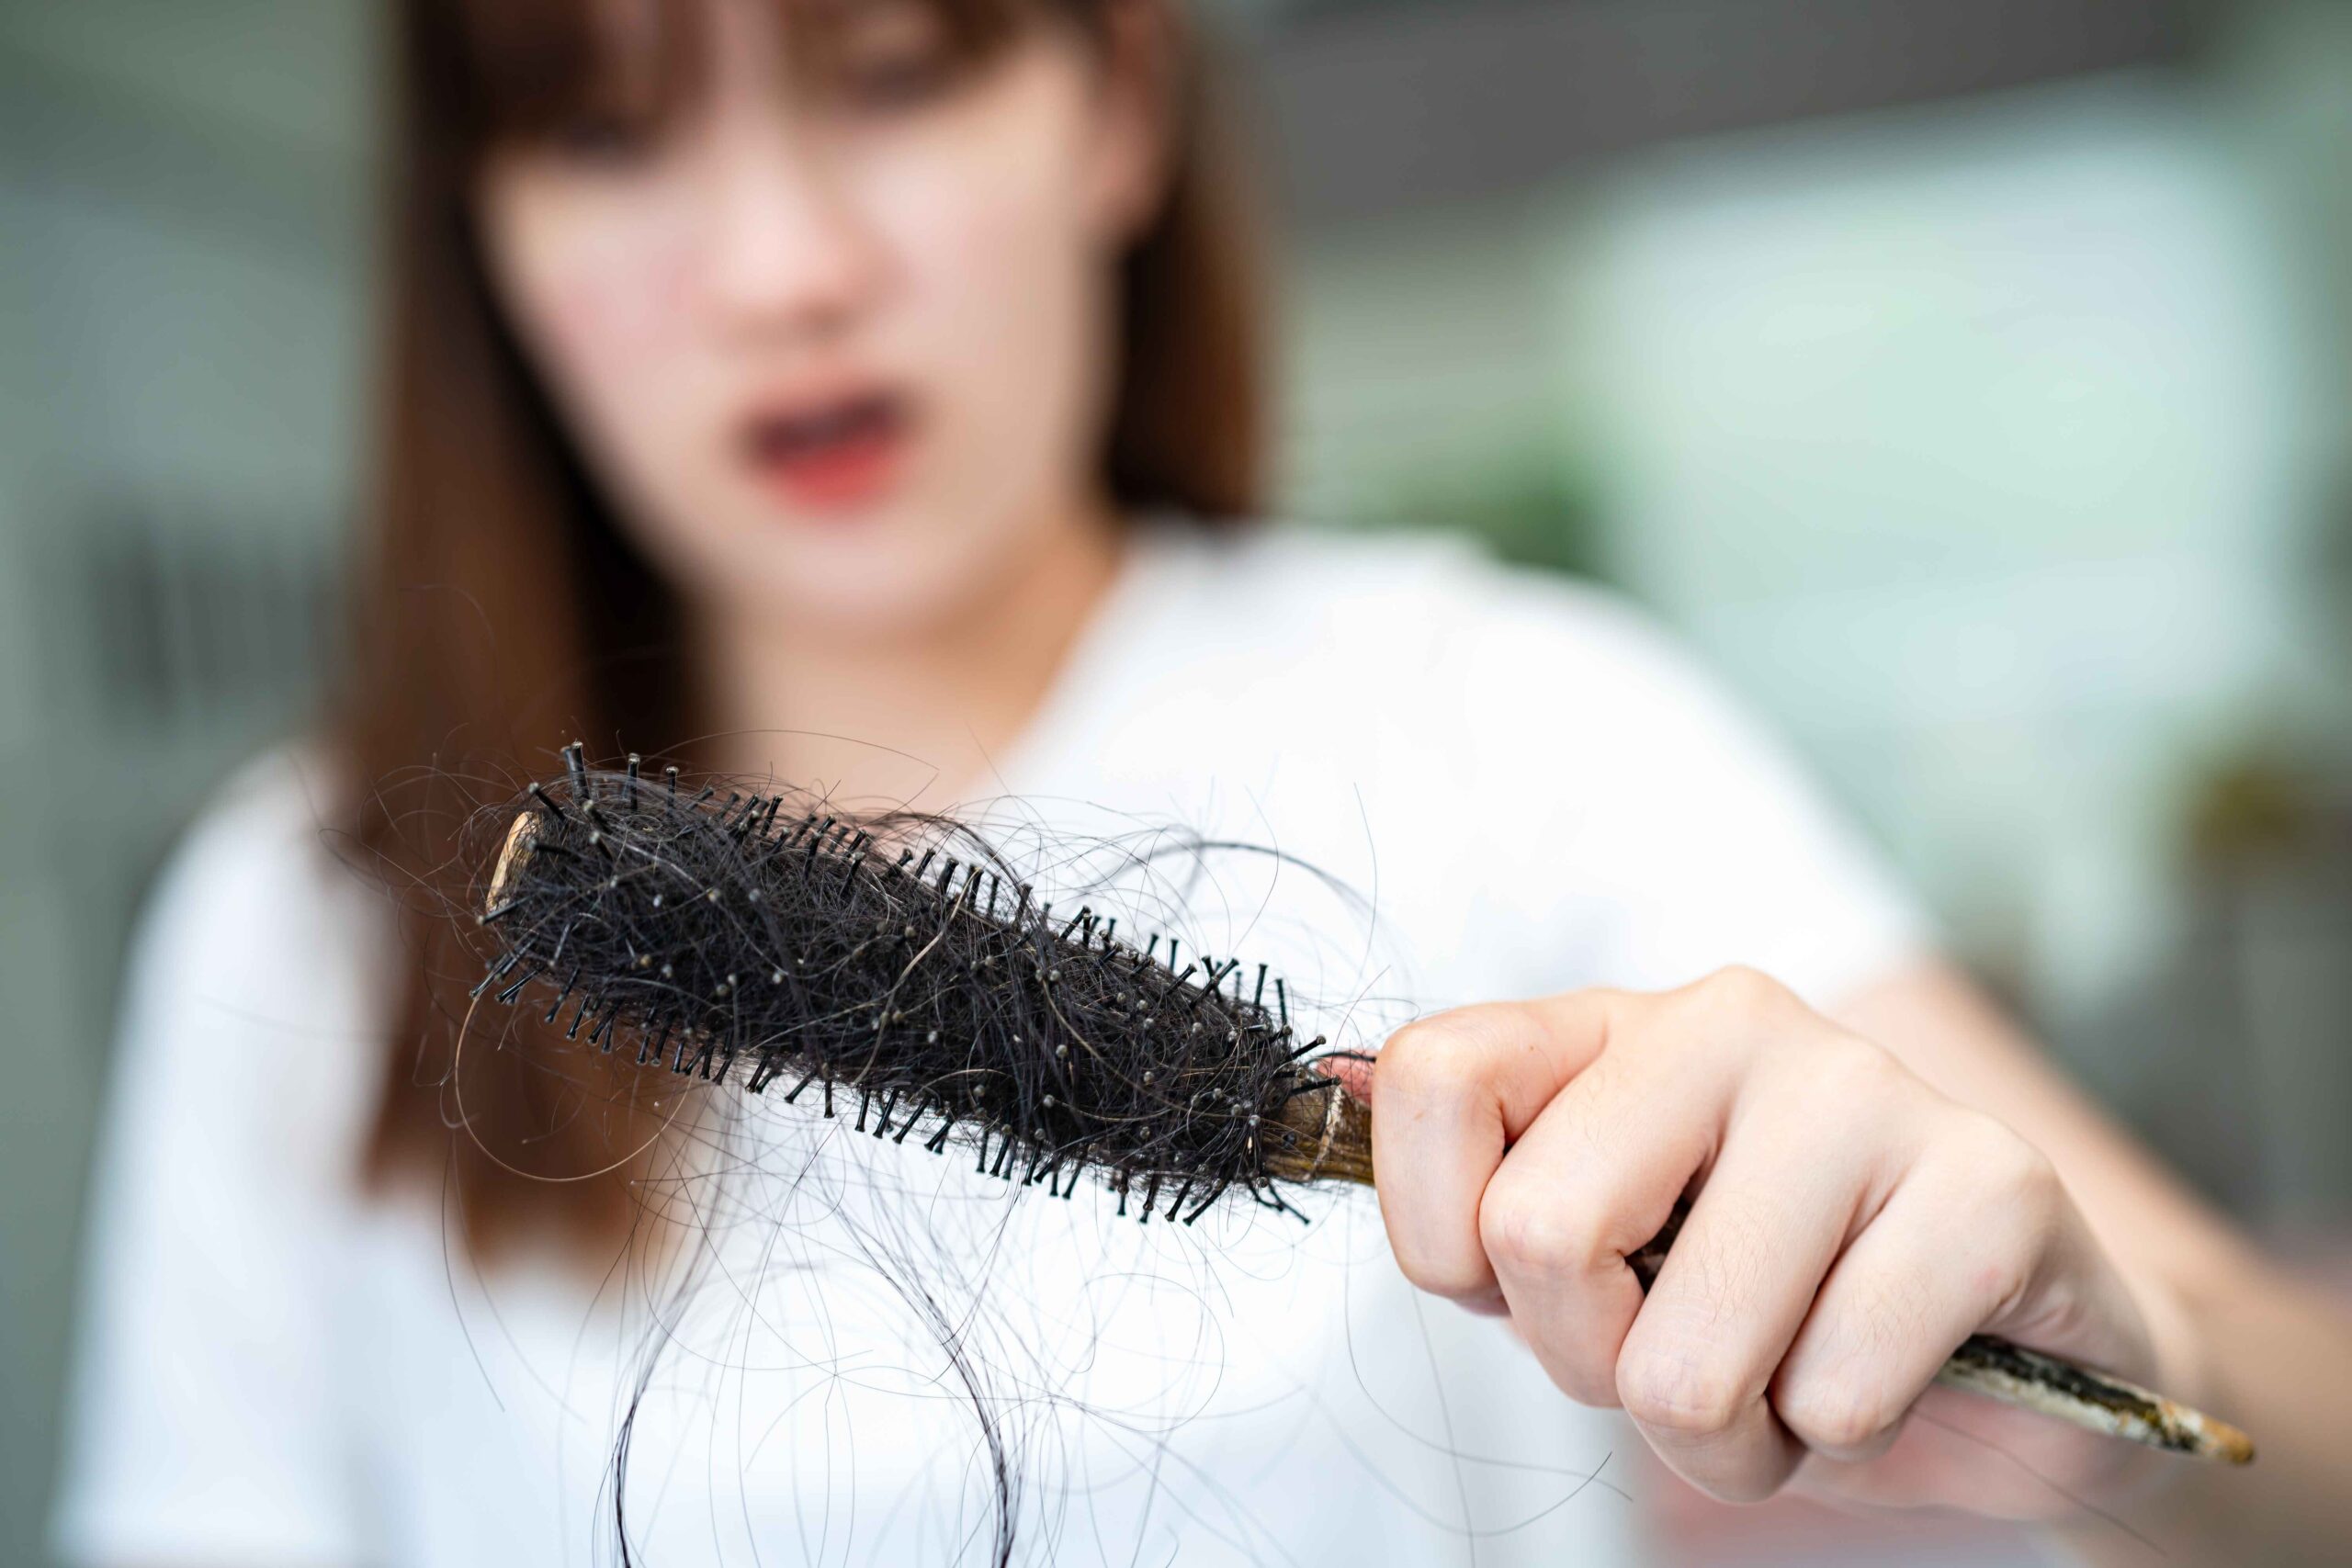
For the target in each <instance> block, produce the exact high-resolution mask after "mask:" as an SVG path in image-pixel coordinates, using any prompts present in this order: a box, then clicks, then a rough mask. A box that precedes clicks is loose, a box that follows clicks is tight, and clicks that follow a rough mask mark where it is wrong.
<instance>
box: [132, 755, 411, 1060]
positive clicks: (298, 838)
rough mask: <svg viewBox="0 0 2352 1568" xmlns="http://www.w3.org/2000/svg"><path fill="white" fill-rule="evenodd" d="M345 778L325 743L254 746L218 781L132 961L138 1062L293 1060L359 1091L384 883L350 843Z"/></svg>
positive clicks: (385, 943) (152, 904)
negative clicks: (340, 815) (343, 818)
mask: <svg viewBox="0 0 2352 1568" xmlns="http://www.w3.org/2000/svg"><path fill="white" fill-rule="evenodd" d="M338 786H339V780H338V778H337V776H336V773H335V770H334V766H333V765H332V763H331V762H330V761H327V760H326V758H325V757H324V755H323V754H322V752H321V751H319V750H317V749H315V748H313V747H310V746H288V747H285V748H282V749H280V750H273V751H270V752H268V753H266V754H265V755H263V756H260V757H257V758H255V759H254V760H253V761H250V762H248V763H247V764H245V765H244V766H243V768H241V769H240V770H239V771H238V772H237V773H235V774H233V775H232V777H231V778H230V779H229V780H228V781H227V783H225V784H223V785H222V786H221V787H220V788H219V789H218V790H217V791H215V792H214V794H213V795H212V797H211V799H210V801H209V803H208V804H207V805H206V806H205V807H204V808H203V809H202V810H201V811H200V812H199V813H198V816H197V818H196V819H195V821H194V822H193V823H192V824H191V825H190V826H189V828H188V829H187V832H186V833H185V834H184V835H183V836H182V837H181V839H180V841H179V843H178V844H177V846H176V847H175V849H174V850H173V852H172V853H171V855H170V857H169V859H168V860H167V861H166V862H165V863H164V868H163V870H162V872H161V873H160V874H159V875H158V876H157V878H156V880H155V882H154V885H153V887H152V889H151V890H150V892H149V895H148V898H147V902H146V906H145V908H144V910H143V911H142V913H141V919H140V922H139V925H138V928H137V931H136V932H135V934H134V937H133V940H132V942H131V945H130V953H129V956H128V960H127V964H126V969H125V976H124V980H125V984H124V989H123V1006H122V1010H121V1017H120V1019H119V1055H120V1057H121V1062H122V1065H123V1066H124V1067H125V1069H126V1070H132V1071H149V1072H159V1073H164V1074H167V1075H170V1076H172V1077H184V1076H187V1075H190V1074H193V1075H195V1076H198V1077H201V1076H204V1075H205V1074H206V1073H207V1072H208V1071H209V1072H228V1073H230V1074H231V1075H232V1076H233V1074H234V1071H235V1070H237V1069H243V1070H246V1071H261V1072H266V1073H270V1074H272V1075H273V1076H275V1075H277V1074H284V1075H287V1077H284V1078H282V1079H280V1080H279V1081H278V1087H279V1088H280V1089H281V1090H282V1091H286V1092H296V1091H299V1090H300V1089H301V1088H302V1087H303V1086H305V1085H307V1086H308V1088H309V1089H311V1091H312V1092H315V1093H318V1094H321V1095H324V1096H326V1097H328V1098H330V1099H333V1100H336V1101H341V1100H345V1099H348V1098H349V1096H350V1095H351V1094H352V1093H353V1092H355V1091H356V1077H357V1076H359V1075H358V1069H357V1064H358V1063H359V1062H360V1060H361V1059H362V1058H363V1056H364V1055H365V1054H366V1053H365V1052H364V1051H363V1050H361V1049H358V1048H357V1042H358V1041H359V1040H360V1039H363V1038H366V1037H367V1036H368V1034H369V1032H371V1030H372V1029H373V1028H374V1027H375V1019H374V1014H375V1012H376V1011H378V1009H377V1008H376V1007H375V1005H374V1002H375V998H376V996H377V985H378V980H379V976H377V975H376V973H375V967H376V964H377V962H378V959H379V955H380V954H381V953H384V952H385V951H386V950H387V949H388V947H389V946H390V945H391V943H392V941H393V938H392V932H391V930H390V921H389V920H388V919H387V918H386V908H385V904H384V899H383V896H382V894H381V893H380V892H379V891H378V890H377V889H376V888H375V887H374V886H371V884H370V882H369V879H368V877H367V876H366V875H365V874H363V871H362V869H361V868H360V867H359V866H358V865H357V864H356V863H355V862H354V860H353V858H352V856H351V854H350V853H349V852H346V851H345V850H343V849H342V848H340V847H339V840H338V837H337V835H336V833H335V830H334V819H335V817H336V816H337V812H336V809H335V807H336V803H337V801H338V800H339V798H340V796H339V793H338Z"/></svg>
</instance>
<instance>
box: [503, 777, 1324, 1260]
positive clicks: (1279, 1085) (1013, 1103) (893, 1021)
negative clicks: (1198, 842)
mask: <svg viewBox="0 0 2352 1568" xmlns="http://www.w3.org/2000/svg"><path fill="white" fill-rule="evenodd" d="M565 762H566V768H565V772H564V773H563V774H562V775H561V776H560V777H558V778H555V779H550V780H546V781H542V782H540V783H538V784H532V785H531V786H530V787H529V789H528V791H527V792H526V799H524V800H522V801H518V802H516V803H515V806H514V807H508V808H505V809H504V810H502V811H500V812H499V813H497V814H496V815H495V817H494V818H492V820H491V821H490V822H489V823H488V824H487V825H486V828H485V830H484V833H483V839H484V841H485V843H487V842H488V841H490V840H491V836H492V834H495V835H497V837H496V842H497V843H498V846H499V847H498V851H497V855H496V860H495V863H494V865H492V866H491V867H489V868H487V874H486V880H485V881H484V882H483V883H482V884H481V886H482V887H483V889H484V895H483V900H482V903H481V907H480V908H481V917H480V918H481V925H482V926H483V928H484V929H486V930H487V931H489V932H490V933H492V937H493V938H494V940H495V943H496V951H495V953H493V954H492V961H491V966H490V972H489V974H488V975H487V976H484V978H483V980H482V983H481V987H478V988H477V994H478V995H479V994H483V993H487V994H490V995H492V996H494V997H495V998H496V999H497V1000H499V1001H502V1002H505V1003H508V1004H510V1005H511V1004H514V1003H515V1002H518V1001H521V1000H523V999H524V998H526V997H532V998H534V1000H535V1001H536V1000H543V999H544V1000H551V1004H552V1005H551V1006H549V1008H548V1013H547V1017H548V1020H549V1021H558V1022H561V1023H562V1024H563V1025H564V1030H565V1033H566V1035H567V1037H569V1038H574V1039H580V1040H584V1041H585V1042H587V1043H593V1044H594V1045H596V1046H598V1047H599V1048H601V1049H603V1050H605V1051H607V1052H609V1051H612V1050H614V1049H615V1048H616V1045H625V1046H626V1048H627V1049H628V1051H630V1052H631V1053H633V1055H634V1058H635V1060H636V1061H637V1062H638V1063H639V1064H642V1065H644V1066H648V1067H653V1066H661V1067H666V1068H667V1069H668V1070H670V1071H671V1072H673V1073H677V1074H692V1075H696V1076H698V1077H702V1078H706V1079H709V1080H713V1081H724V1082H729V1083H731V1084H733V1085H735V1086H736V1087H737V1088H739V1089H741V1090H743V1091H745V1092H749V1093H752V1094H761V1095H763V1094H766V1093H768V1092H769V1091H770V1090H771V1089H774V1090H775V1092H776V1093H777V1094H778V1095H779V1096H780V1097H781V1098H782V1099H784V1100H786V1101H787V1102H795V1103H797V1102H799V1101H800V1100H802V1097H803V1096H804V1095H806V1096H809V1097H810V1099H811V1100H814V1101H816V1102H817V1103H819V1104H820V1105H821V1107H822V1110H823V1114H825V1115H828V1116H830V1115H834V1114H836V1113H837V1112H839V1113H842V1114H852V1113H854V1115H855V1117H856V1125H857V1126H858V1127H859V1128H860V1129H861V1130H864V1131H867V1132H870V1133H872V1134H873V1135H874V1136H876V1137H877V1138H878V1137H888V1138H891V1139H894V1140H896V1141H898V1142H900V1143H904V1142H907V1141H908V1140H909V1138H910V1136H913V1135H916V1134H917V1133H918V1129H920V1140H921V1142H922V1143H923V1145H925V1146H927V1147H929V1148H931V1149H932V1150H933V1151H934V1152H938V1151H943V1150H944V1149H945V1148H946V1147H948V1146H949V1145H959V1146H962V1147H965V1148H967V1149H969V1150H974V1151H976V1152H977V1155H978V1161H979V1166H980V1168H981V1169H983V1170H986V1171H989V1172H990V1173H992V1174H994V1175H997V1176H1000V1177H1003V1178H1006V1179H1019V1180H1021V1181H1023V1182H1027V1183H1037V1184H1042V1185H1043V1186H1045V1187H1046V1190H1049V1191H1054V1190H1058V1191H1060V1192H1061V1193H1062V1194H1063V1195H1064V1196H1067V1195H1069V1192H1071V1191H1072V1190H1075V1188H1076V1184H1077V1181H1078V1179H1079V1176H1080V1173H1081V1171H1082V1170H1084V1169H1085V1168H1089V1167H1091V1168H1096V1169H1098V1170H1099V1171H1100V1172H1101V1173H1102V1174H1103V1176H1104V1177H1105V1178H1106V1179H1108V1180H1109V1182H1110V1184H1111V1186H1112V1188H1113V1190H1115V1191H1116V1192H1117V1193H1118V1195H1119V1200H1120V1209H1121V1212H1122V1213H1125V1212H1127V1211H1128V1209H1129V1206H1130V1203H1131V1202H1133V1203H1136V1204H1139V1207H1138V1208H1137V1210H1136V1212H1137V1213H1138V1217H1145V1218H1148V1216H1149V1215H1150V1214H1151V1213H1153V1212H1154V1211H1155V1209H1157V1210H1158V1211H1159V1212H1160V1213H1164V1214H1166V1215H1168V1216H1169V1217H1171V1218H1174V1217H1182V1218H1183V1219H1186V1220H1188V1221H1189V1220H1191V1219H1193V1218H1195V1217H1197V1216H1198V1215H1199V1214H1200V1213H1203V1212H1204V1211H1205V1210H1206V1209H1207V1208H1208V1207H1209V1205H1210V1204H1212V1203H1214V1202H1215V1201H1216V1200H1217V1198H1218V1197H1219V1196H1220V1195H1222V1194H1223V1193H1225V1192H1227V1191H1228V1190H1237V1189H1238V1190H1245V1191H1247V1192H1249V1193H1250V1194H1251V1195H1252V1196H1254V1197H1256V1198H1257V1199H1258V1200H1259V1201H1261V1202H1267V1203H1272V1204H1274V1205H1276V1206H1284V1205H1283V1198H1282V1196H1281V1193H1280V1190H1279V1183H1281V1182H1283V1181H1284V1180H1289V1179H1300V1178H1303V1177H1308V1176H1338V1177H1352V1178H1354V1179H1363V1176H1364V1175H1365V1174H1368V1156H1365V1155H1364V1153H1363V1148H1362V1144H1363V1137H1362V1132H1363V1117H1362V1114H1361V1111H1360V1108H1356V1107H1354V1106H1353V1105H1352V1103H1350V1104H1349V1105H1347V1106H1345V1107H1341V1106H1340V1105H1339V1104H1338V1103H1337V1101H1336V1100H1335V1098H1334V1097H1336V1096H1338V1095H1339V1094H1340V1090H1339V1089H1338V1088H1337V1086H1336V1085H1335V1084H1334V1083H1333V1082H1332V1080H1331V1079H1330V1078H1329V1077H1326V1076H1325V1075H1324V1074H1323V1073H1321V1072H1319V1071H1317V1069H1316V1067H1315V1065H1314V1062H1313V1059H1312V1058H1313V1055H1314V1053H1315V1051H1316V1049H1317V1047H1318V1046H1320V1045H1321V1043H1322V1042H1321V1041H1320V1040H1316V1041H1312V1042H1308V1043H1299V1042H1298V1041H1296V1040H1295V1037H1294V1035H1293V1032H1292V1030H1291V1027H1290V1023H1289V1021H1288V1019H1287V1017H1286V1016H1284V1015H1285V1014H1286V1013H1287V1009H1288V1004H1287V999H1286V993H1285V992H1284V991H1283V989H1282V988H1281V987H1280V985H1279V983H1277V986H1276V990H1275V993H1274V996H1275V998H1276V999H1275V1002H1274V1005H1273V1006H1271V1007H1270V1006H1269V1005H1268V998H1267V995H1266V971H1265V969H1264V967H1263V966H1262V965H1261V966H1258V967H1257V968H1256V969H1255V970H1253V971H1251V972H1250V974H1249V975H1246V976H1245V974H1244V973H1243V965H1242V964H1240V962H1239V961H1238V960H1236V959H1224V960H1220V961H1216V962H1211V961H1209V960H1206V959H1194V960H1193V961H1191V962H1188V963H1186V964H1183V965H1182V967H1180V968H1176V969H1172V970H1171V969H1170V966H1169V963H1168V962H1167V961H1166V960H1164V959H1163V958H1162V957H1160V956H1159V953H1160V951H1161V944H1160V942H1159V940H1158V939H1157V938H1154V939H1152V940H1151V941H1150V942H1148V943H1147V944H1146V946H1145V947H1144V948H1142V949H1137V948H1136V947H1135V946H1133V945H1130V944H1129V943H1127V942H1121V941H1119V940H1117V939H1116V937H1115V933H1114V930H1113V928H1112V924H1111V923H1109V922H1104V921H1102V920H1100V919H1098V917H1097V915H1096V913H1095V911H1094V910H1092V909H1091V908H1087V909H1080V910H1079V911H1078V912H1076V913H1075V914H1072V915H1055V914H1052V913H1051V912H1050V911H1048V910H1047V909H1046V908H1041V907H1039V906H1038V905H1036V904H1035V901H1034V900H1033V898H1032V897H1031V894H1030V891H1029V889H1028V888H1027V887H1025V886H1019V885H1017V884H1016V883H1015V882H1014V881H1013V880H1012V868H1011V867H1010V866H1009V864H1007V863H1006V862H1005V861H1004V859H1003V858H1002V857H1001V855H1000V854H999V853H998V852H996V851H995V850H993V849H992V848H991V847H990V846H989V844H988V843H987V842H986V840H984V839H983V838H982V837H981V836H980V835H979V834H978V832H977V831H976V830H975V829H972V828H971V827H970V826H968V825H966V824H963V823H960V822H956V821H954V820H951V819H948V818H939V817H934V816H929V815H924V814H918V813H910V812H897V813H889V814H887V815H873V816H865V817H858V816H850V815H840V814H831V813H828V812H827V811H826V810H825V809H824V807H823V806H822V803H821V802H818V801H814V800H810V799H809V798H807V797H804V796H800V795H796V794H794V793H791V792H786V793H784V794H762V793H759V792H756V791H746V790H741V789H738V790H732V791H729V790H724V789H721V788H719V787H718V786H715V785H714V786H705V787H703V788H701V789H700V790H699V791H697V792H696V793H694V794H692V795H688V794H686V793H684V792H683V791H681V790H680V789H679V788H678V786H677V783H676V778H675V775H674V773H671V774H670V775H668V777H667V780H666V783H665V784H663V785H662V786H655V785H650V784H647V783H645V782H644V781H643V779H642V778H641V777H640V776H639V767H638V765H637V760H636V759H635V758H634V757H632V758H631V759H630V765H629V766H628V769H627V771H625V772H618V771H616V772H605V771H600V770H594V769H591V768H589V767H587V766H586V765H585V762H584V761H583V759H582V756H581V754H580V750H579V749H578V748H577V747H572V748H568V749H567V750H566V753H565ZM510 813H511V814H512V815H511V816H510V815H509V814H510ZM951 852H952V853H951ZM1168 951H1169V952H1170V953H1174V952H1175V951H1176V948H1175V944H1173V943H1170V944H1168ZM842 1100H854V1111H852V1110H851V1109H850V1108H849V1107H848V1106H846V1105H844V1104H842V1103H841V1102H842ZM1335 1136H1336V1138H1337V1140H1338V1141H1337V1143H1336V1144H1335ZM1359 1163H1361V1164H1363V1165H1364V1166H1365V1170H1364V1171H1363V1172H1359V1171H1357V1170H1355V1169H1354V1168H1353V1167H1354V1166H1355V1165H1356V1164H1359Z"/></svg>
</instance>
